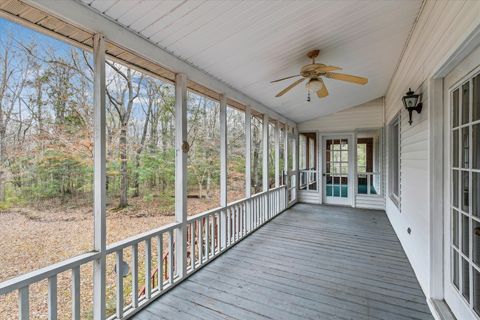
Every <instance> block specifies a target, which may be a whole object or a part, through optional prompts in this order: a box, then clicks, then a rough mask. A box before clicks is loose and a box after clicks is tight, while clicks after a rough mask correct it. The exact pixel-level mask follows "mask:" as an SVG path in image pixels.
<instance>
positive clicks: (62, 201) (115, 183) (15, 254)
mask: <svg viewBox="0 0 480 320" xmlns="http://www.w3.org/2000/svg"><path fill="white" fill-rule="evenodd" d="M0 28H1V33H0V220H1V221H2V225H4V226H5V227H7V228H8V229H9V231H8V232H5V233H4V237H2V239H1V241H0V254H2V256H3V258H4V259H2V263H1V268H0V270H1V272H0V281H4V280H6V279H9V278H12V277H14V276H16V275H19V274H21V273H25V272H28V271H32V270H35V269H37V268H40V267H44V266H47V265H49V264H52V263H55V262H59V261H62V260H64V259H66V258H68V257H71V256H74V255H77V254H80V253H82V252H86V251H89V250H91V249H92V245H93V244H92V237H93V220H92V219H93V58H92V54H91V53H89V52H85V51H83V50H81V49H79V48H76V47H73V46H70V45H67V44H65V43H63V42H60V41H57V40H55V39H52V38H49V37H47V36H44V35H42V34H39V33H37V32H35V31H31V30H28V29H26V28H24V27H21V26H18V25H15V24H13V23H10V22H7V21H5V20H1V19H0ZM106 73H107V77H106V92H105V95H106V102H107V110H106V111H107V122H106V139H107V150H106V156H107V241H108V243H112V242H115V241H119V240H121V239H125V238H127V237H129V236H132V235H135V234H138V233H140V232H144V231H147V230H149V229H152V228H155V227H159V226H161V225H163V224H165V223H169V222H171V221H173V219H174V203H175V198H174V195H175V110H174V108H175V86H174V84H172V83H170V82H168V81H166V80H162V79H158V78H153V77H152V76H149V75H147V74H144V73H142V72H140V71H139V70H135V69H132V68H129V67H127V66H125V65H123V64H121V63H118V62H114V61H110V60H107V64H106ZM187 98H188V106H187V132H188V142H189V144H190V150H189V153H188V158H187V179H188V201H187V204H188V213H189V214H197V213H200V212H203V211H205V210H208V209H212V208H215V207H219V206H220V105H219V102H218V101H214V100H212V99H209V98H207V97H205V96H202V95H200V94H197V93H195V92H193V91H189V92H188V95H187ZM275 124H276V122H270V123H269V127H270V128H269V129H270V133H269V139H270V143H269V153H268V154H269V165H270V169H269V186H270V187H273V186H274V156H275V153H274V138H275V136H274V125H275ZM251 129H252V134H251V137H252V141H251V157H252V163H251V180H252V181H251V185H252V190H251V192H252V194H254V193H257V192H261V191H262V190H263V177H262V174H263V160H262V157H263V142H262V140H263V119H262V116H261V115H258V114H257V113H255V115H253V116H252V119H251ZM284 134H285V131H284V129H283V128H282V131H281V136H282V137H284ZM283 139H284V138H282V140H281V145H282V146H283ZM245 151H246V142H245V113H244V112H243V111H241V110H238V109H236V108H234V107H232V106H227V200H228V202H232V201H236V200H239V199H242V198H244V197H245V169H246V167H245ZM283 154H284V152H283V149H282V150H281V155H282V158H281V167H280V168H282V169H283ZM126 255H127V256H128V254H126ZM20 261H28V263H25V264H22V263H20ZM111 262H112V261H108V263H111ZM113 270H114V266H109V270H108V272H107V276H108V277H109V279H110V278H113V276H114V274H113ZM90 278H91V274H89V273H87V274H86V275H85V276H84V277H82V285H84V286H85V290H86V291H85V292H89V293H88V294H87V293H85V296H82V305H83V303H84V302H85V305H87V304H86V302H87V301H88V299H91V296H90V294H91V292H90V291H91V290H89V289H88V288H89V287H91V282H89V279H90ZM84 281H85V282H84ZM64 282H65V283H67V282H68V279H63V278H60V279H59V285H60V288H59V292H62V293H64V294H65V293H66V292H68V290H67V288H66V287H65V288H63V287H62V286H61V284H63V283H64ZM112 288H114V287H113V286H112V287H110V285H109V286H108V288H107V295H108V297H110V296H112V297H113V295H114V290H113V289H112ZM64 290H65V292H64ZM40 292H41V290H40V287H38V288H32V291H31V299H32V301H31V304H32V308H33V309H32V310H43V309H44V308H45V307H46V306H45V305H44V304H43V302H42V295H41V294H40ZM3 299H4V298H2V301H0V304H1V305H2V307H1V308H0V313H2V314H4V315H5V316H6V317H7V318H9V317H10V316H12V314H10V313H8V312H7V310H12V309H14V308H8V305H10V304H15V297H13V296H11V297H10V296H7V297H6V298H5V299H6V300H3ZM109 299H110V298H109ZM112 299H113V298H112ZM3 307H5V308H6V309H4V308H3ZM82 308H83V307H82ZM109 308H110V307H109ZM5 312H7V313H5ZM85 312H87V313H88V312H89V310H86V309H85ZM0 318H2V317H0Z"/></svg>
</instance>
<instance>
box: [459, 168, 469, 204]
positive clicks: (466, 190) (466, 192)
mask: <svg viewBox="0 0 480 320" xmlns="http://www.w3.org/2000/svg"><path fill="white" fill-rule="evenodd" d="M461 173H462V174H461V176H462V190H461V191H462V210H463V211H464V212H468V208H469V205H470V203H469V199H470V195H469V187H468V171H462V172H461Z"/></svg>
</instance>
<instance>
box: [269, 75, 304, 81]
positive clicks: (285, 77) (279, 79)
mask: <svg viewBox="0 0 480 320" xmlns="http://www.w3.org/2000/svg"><path fill="white" fill-rule="evenodd" d="M295 77H300V75H299V74H296V75H294V76H290V77H285V78H281V79H277V80H273V81H271V82H270V83H275V82H279V81H283V80H287V79H291V78H295Z"/></svg>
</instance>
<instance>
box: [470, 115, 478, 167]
mask: <svg viewBox="0 0 480 320" xmlns="http://www.w3.org/2000/svg"><path fill="white" fill-rule="evenodd" d="M472 168H473V169H480V123H477V124H476V125H473V126H472Z"/></svg>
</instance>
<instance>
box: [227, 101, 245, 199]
mask: <svg viewBox="0 0 480 320" xmlns="http://www.w3.org/2000/svg"><path fill="white" fill-rule="evenodd" d="M242 198H245V113H244V112H243V111H240V110H237V109H235V108H233V107H230V106H227V202H228V203H230V202H233V201H236V200H240V199H242Z"/></svg>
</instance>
